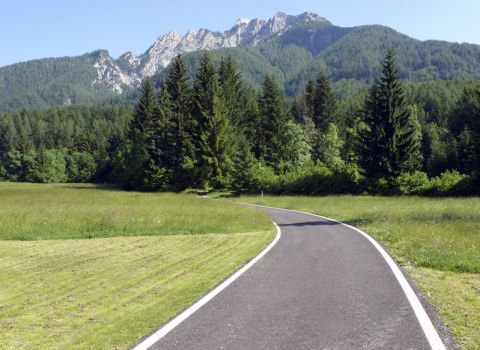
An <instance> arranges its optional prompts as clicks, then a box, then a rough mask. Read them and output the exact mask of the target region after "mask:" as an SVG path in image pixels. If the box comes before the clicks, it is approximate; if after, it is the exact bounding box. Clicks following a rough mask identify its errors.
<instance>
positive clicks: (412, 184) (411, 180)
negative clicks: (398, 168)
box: [396, 171, 432, 195]
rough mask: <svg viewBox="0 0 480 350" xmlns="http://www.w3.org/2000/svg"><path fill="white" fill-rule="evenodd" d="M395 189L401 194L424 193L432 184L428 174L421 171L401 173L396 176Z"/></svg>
mask: <svg viewBox="0 0 480 350" xmlns="http://www.w3.org/2000/svg"><path fill="white" fill-rule="evenodd" d="M396 185H397V189H398V191H399V192H400V193H401V194H418V195H420V194H424V193H426V192H427V191H428V190H430V188H431V186H432V184H431V181H430V179H429V178H428V175H427V174H426V173H424V172H422V171H415V172H413V173H403V174H401V175H400V176H398V177H397V178H396Z"/></svg>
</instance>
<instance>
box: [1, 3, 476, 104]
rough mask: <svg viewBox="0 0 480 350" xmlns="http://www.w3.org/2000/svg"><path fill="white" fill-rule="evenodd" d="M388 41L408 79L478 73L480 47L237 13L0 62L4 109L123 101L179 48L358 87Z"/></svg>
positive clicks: (296, 77) (313, 18)
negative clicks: (195, 26)
mask: <svg viewBox="0 0 480 350" xmlns="http://www.w3.org/2000/svg"><path fill="white" fill-rule="evenodd" d="M390 47H393V48H394V49H395V50H396V53H397V61H398V64H399V66H400V72H401V75H402V78H404V79H407V80H411V81H425V80H433V79H480V46H479V45H472V44H457V43H448V42H443V41H419V40H416V39H413V38H410V37H408V36H406V35H403V34H401V33H398V32H397V31H395V30H393V29H391V28H387V27H383V26H378V25H366V26H360V27H354V28H343V27H339V26H335V25H333V24H332V23H330V22H329V21H328V20H326V19H325V18H323V17H321V16H319V15H317V14H313V13H309V12H305V13H303V14H301V15H298V16H290V15H286V14H284V13H281V12H279V13H277V14H276V15H275V16H274V17H272V18H270V19H269V20H261V19H253V20H249V19H239V20H238V21H237V22H236V23H235V25H234V26H233V27H232V28H231V29H229V30H227V31H224V32H215V31H210V30H208V29H200V30H198V31H194V30H189V31H188V32H187V33H186V34H185V35H183V36H182V35H181V34H180V33H177V32H169V33H166V34H164V35H162V36H160V37H159V38H158V39H157V40H155V42H154V43H153V44H152V45H151V46H150V47H149V48H148V49H147V51H146V52H145V53H143V54H141V55H138V56H137V55H135V54H133V53H131V52H127V53H125V54H123V55H121V56H120V57H119V58H117V59H114V58H112V57H111V56H110V55H109V53H108V51H106V50H98V51H94V52H92V53H87V54H84V55H82V56H77V57H62V58H47V59H41V60H34V61H28V62H23V63H18V64H13V65H10V66H6V67H2V68H0V112H6V111H11V110H15V109H18V108H44V107H48V106H59V105H69V104H92V103H101V102H105V101H111V100H115V99H117V100H118V99H123V98H125V96H128V95H129V94H132V93H133V92H134V91H135V90H136V89H137V88H138V87H139V86H140V84H141V82H142V81H143V79H145V78H146V77H148V76H155V77H156V79H157V80H158V81H159V83H160V82H161V80H162V79H163V78H164V76H165V74H166V73H165V72H166V70H165V68H166V67H168V65H169V64H170V62H171V61H172V60H173V59H174V58H175V57H176V56H177V55H178V54H183V55H184V58H185V60H186V61H187V65H188V67H189V69H190V70H191V71H192V72H193V71H194V70H195V68H196V66H197V65H198V61H199V57H200V55H201V52H202V51H204V50H209V51H210V52H211V55H212V57H213V59H214V60H219V58H220V57H221V56H222V55H231V56H233V57H234V58H235V60H236V61H237V62H238V65H239V68H240V69H241V70H242V73H243V77H244V79H245V80H246V81H248V82H249V83H251V84H252V85H253V86H258V84H259V83H260V81H261V80H262V78H263V76H264V75H265V74H266V73H269V74H273V75H274V76H275V77H276V78H277V79H278V80H279V81H280V82H281V83H282V84H283V86H284V88H285V91H286V93H287V94H288V95H293V94H295V93H296V92H297V91H298V90H299V89H301V87H302V86H303V84H304V82H305V81H306V80H307V79H309V78H312V77H315V76H316V75H317V74H318V72H319V71H325V72H327V73H328V74H329V75H330V77H331V78H332V80H333V81H334V82H336V85H337V86H340V87H341V86H357V87H360V88H361V87H363V86H366V84H369V83H371V81H372V80H373V79H374V77H375V76H377V75H378V72H379V67H380V62H381V60H382V58H383V56H384V55H385V52H386V50H387V49H388V48H390Z"/></svg>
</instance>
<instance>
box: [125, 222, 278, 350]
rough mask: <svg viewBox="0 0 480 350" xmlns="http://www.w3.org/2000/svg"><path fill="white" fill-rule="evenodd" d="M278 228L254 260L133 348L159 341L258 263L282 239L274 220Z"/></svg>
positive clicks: (146, 347) (141, 347)
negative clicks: (270, 241)
mask: <svg viewBox="0 0 480 350" xmlns="http://www.w3.org/2000/svg"><path fill="white" fill-rule="evenodd" d="M273 224H274V225H275V227H276V229H277V235H276V236H275V239H274V240H273V241H272V243H270V244H269V245H268V246H267V247H266V248H265V249H264V250H262V251H261V252H260V254H258V255H257V256H256V257H254V258H253V259H252V260H250V261H249V262H248V263H247V264H246V265H245V266H243V267H242V268H241V269H239V270H237V272H235V273H234V274H233V275H231V276H230V277H228V278H227V279H226V280H225V281H223V282H222V283H221V284H219V285H218V286H217V287H215V288H214V289H213V290H212V291H210V293H208V294H207V295H205V296H204V297H203V298H201V299H200V300H198V301H197V302H195V304H193V305H192V306H190V307H189V308H187V309H186V310H185V311H183V312H182V313H181V314H179V315H178V316H176V317H175V318H174V319H172V320H171V321H170V322H168V323H166V324H165V325H164V326H162V327H161V328H160V329H159V330H157V331H156V332H155V333H153V334H152V335H150V336H149V337H147V338H146V339H145V340H143V341H142V342H141V343H140V344H138V345H136V346H135V347H134V348H133V349H132V350H146V349H148V348H149V347H150V346H152V345H153V344H155V343H156V342H157V341H159V340H160V339H162V338H163V337H164V336H166V335H167V334H168V333H169V332H170V331H172V330H173V329H174V328H175V327H177V326H178V325H179V324H180V323H182V322H183V321H185V320H186V319H187V318H188V317H190V316H191V315H192V314H193V313H194V312H195V311H197V310H198V309H200V308H201V307H202V306H203V305H205V304H206V303H208V302H209V301H210V300H212V299H213V298H214V297H215V296H216V295H217V294H219V293H220V292H221V291H223V290H224V289H225V288H227V287H228V286H229V285H230V284H231V283H232V282H233V281H235V280H236V279H237V278H239V277H240V276H241V275H242V274H243V273H245V272H246V271H247V270H248V269H249V268H251V267H252V266H253V265H255V263H257V262H258V261H259V260H260V259H261V258H263V257H264V256H265V255H266V254H267V253H268V252H269V251H270V249H272V248H273V247H274V246H275V244H277V242H278V241H279V240H280V237H281V236H282V231H281V230H280V227H278V225H277V224H276V223H275V222H273Z"/></svg>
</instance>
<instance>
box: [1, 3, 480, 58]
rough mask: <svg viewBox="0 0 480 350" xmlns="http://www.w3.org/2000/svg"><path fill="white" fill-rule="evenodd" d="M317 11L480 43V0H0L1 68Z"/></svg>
mask: <svg viewBox="0 0 480 350" xmlns="http://www.w3.org/2000/svg"><path fill="white" fill-rule="evenodd" d="M277 11H283V12H285V13H288V14H299V13H302V12H305V11H311V12H316V13H318V14H319V15H321V16H323V17H326V18H327V19H329V20H330V21H331V22H333V23H334V24H336V25H340V26H355V25H362V24H383V25H386V26H389V27H392V28H394V29H396V30H398V31H400V32H402V33H405V34H407V35H410V36H412V37H415V38H418V39H422V40H424V39H441V40H448V41H457V42H470V43H476V44H480V24H479V23H480V22H479V20H478V16H479V14H480V1H479V0H457V1H453V0H416V1H414V0H396V1H392V0H316V1H308V0H290V1H286V0H276V1H273V0H254V1H251V0H234V1H231V0H223V1H213V0H196V1H187V0H168V1H163V0H162V1H160V0H158V1H153V0H129V1H125V0H115V1H113V0H96V1H94V0H0V45H1V51H0V52H1V54H0V66H4V65H7V64H11V63H15V62H19V61H25V60H30V59H35V58H42V57H56V56H69V55H79V54H83V53H85V52H90V51H93V50H95V49H100V48H102V49H107V50H109V51H110V54H111V55H112V56H114V57H118V56H120V55H121V54H122V53H124V52H126V51H133V52H134V53H136V54H140V53H142V52H144V51H145V50H146V49H147V48H148V47H149V46H150V45H151V44H152V42H153V41H154V40H155V39H156V38H157V37H158V36H159V35H161V34H162V33H165V32H167V31H169V30H177V31H180V32H181V33H184V32H186V31H187V30H188V29H189V28H193V29H198V28H201V27H204V28H209V29H212V30H220V31H223V30H226V29H229V28H230V27H231V26H232V25H233V23H234V22H235V20H236V19H238V18H239V17H247V18H265V19H266V18H269V17H271V16H273V15H274V14H275V13H276V12H277Z"/></svg>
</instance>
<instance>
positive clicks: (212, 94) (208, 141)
mask: <svg viewBox="0 0 480 350" xmlns="http://www.w3.org/2000/svg"><path fill="white" fill-rule="evenodd" d="M221 92H222V91H221V88H220V87H219V84H218V81H217V75H216V72H215V67H214V66H213V64H212V62H211V60H210V58H209V56H208V55H207V54H205V55H204V56H203V57H202V60H201V62H200V67H199V69H198V71H197V75H196V78H195V83H194V100H195V107H196V108H195V116H196V119H197V120H198V135H199V139H198V160H199V172H200V174H199V175H200V176H199V178H200V181H201V185H202V186H204V187H208V186H210V185H211V186H214V187H218V186H220V185H221V184H222V181H223V177H224V175H225V174H224V172H223V170H224V169H225V165H226V163H228V161H229V157H230V153H231V145H232V135H233V131H232V129H231V124H230V121H229V116H228V111H227V109H226V108H225V101H224V99H223V98H222V97H223V96H222V93H221Z"/></svg>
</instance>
